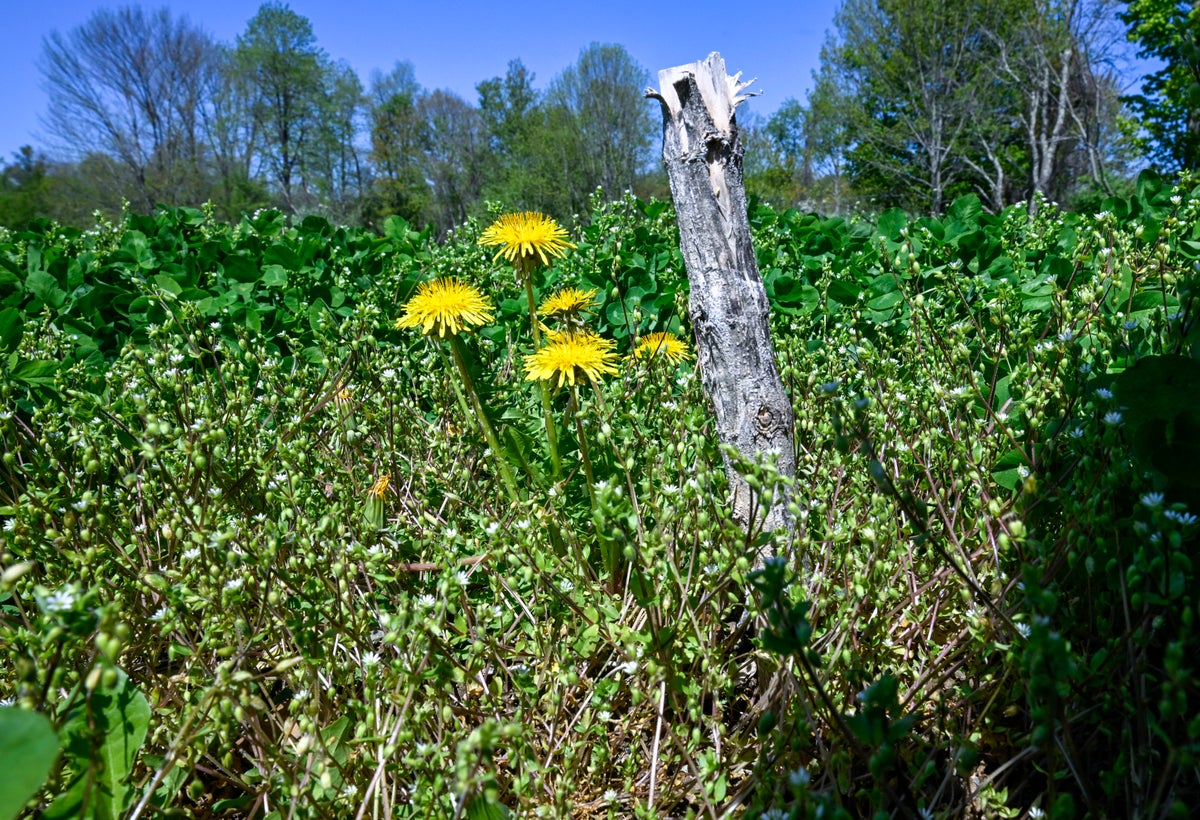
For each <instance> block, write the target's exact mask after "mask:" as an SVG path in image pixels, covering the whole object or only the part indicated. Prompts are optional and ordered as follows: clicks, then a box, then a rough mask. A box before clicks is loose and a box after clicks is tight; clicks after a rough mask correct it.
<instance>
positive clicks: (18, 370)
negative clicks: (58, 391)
mask: <svg viewBox="0 0 1200 820" xmlns="http://www.w3.org/2000/svg"><path fill="white" fill-rule="evenodd" d="M57 372H58V362H52V361H48V360H45V359H37V360H26V361H23V362H21V363H20V364H18V365H17V366H16V367H14V368H13V371H12V376H13V378H14V379H16V380H17V381H19V382H23V383H25V384H27V385H29V386H31V387H53V386H54V374H55V373H57Z"/></svg>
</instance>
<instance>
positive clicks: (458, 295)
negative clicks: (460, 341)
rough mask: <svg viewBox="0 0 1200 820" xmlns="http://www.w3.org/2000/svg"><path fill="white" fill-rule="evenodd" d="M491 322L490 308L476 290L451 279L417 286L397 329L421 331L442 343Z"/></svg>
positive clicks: (397, 322)
mask: <svg viewBox="0 0 1200 820" xmlns="http://www.w3.org/2000/svg"><path fill="white" fill-rule="evenodd" d="M491 320H492V306H491V305H490V304H488V301H487V299H485V298H483V294H482V293H480V292H479V289H478V288H476V287H474V286H472V285H467V284H463V283H462V282H460V281H458V280H457V279H453V278H451V279H438V280H436V281H433V282H422V283H421V284H420V285H418V286H417V293H416V295H415V296H413V298H411V299H409V300H408V304H406V305H405V306H404V315H403V316H401V317H400V318H399V319H397V320H396V327H397V328H398V329H401V330H403V329H404V328H408V327H420V328H421V330H422V332H423V333H424V334H425V335H426V336H431V335H436V336H437V337H438V338H439V339H444V338H446V333H447V332H449V333H450V334H451V335H454V334H457V333H460V332H461V331H464V330H469V329H471V327H473V326H477V325H485V324H487V323H488V322H490V321H491Z"/></svg>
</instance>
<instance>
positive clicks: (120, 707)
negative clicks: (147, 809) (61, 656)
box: [44, 672, 150, 820]
mask: <svg viewBox="0 0 1200 820" xmlns="http://www.w3.org/2000/svg"><path fill="white" fill-rule="evenodd" d="M149 725H150V704H149V702H147V700H146V696H145V695H143V694H142V693H141V692H140V691H138V690H137V688H135V687H134V686H133V684H132V683H130V682H129V678H128V677H126V675H125V673H124V672H120V673H119V675H118V677H117V683H116V685H115V686H113V687H111V688H99V689H96V690H95V691H93V692H92V694H91V696H90V698H88V700H87V701H86V702H85V703H83V704H81V705H80V706H79V707H78V708H76V709H75V711H74V712H73V713H72V715H71V717H70V719H69V720H68V721H67V723H66V725H64V726H63V728H62V732H61V736H62V740H63V754H64V756H66V757H67V759H68V761H69V763H70V764H71V768H72V769H73V770H75V771H76V772H78V773H79V774H78V776H77V777H76V778H75V780H74V781H72V782H71V784H70V787H69V788H68V789H67V791H66V792H65V793H64V794H62V795H61V796H60V797H59V798H58V799H57V800H55V801H54V803H53V804H51V806H50V807H49V809H47V811H46V813H45V815H44V816H45V817H46V818H48V820H53V819H54V818H64V819H65V818H73V817H77V816H78V815H79V813H80V811H81V810H82V807H83V806H84V805H87V806H88V807H89V808H90V812H89V813H90V814H91V816H93V817H95V818H97V820H119V818H121V817H123V816H124V814H125V811H126V809H127V808H128V807H129V805H130V802H131V800H132V799H133V795H134V789H133V786H132V785H130V784H128V783H126V780H127V779H128V777H129V773H130V771H132V769H133V764H134V761H135V760H136V758H137V754H138V750H139V749H140V748H141V746H142V743H143V742H144V741H145V739H146V731H147V729H148V727H149ZM93 762H94V763H95V764H96V765H95V766H94V767H93V766H91V763H93ZM92 770H94V775H95V776H94V779H92V778H89V777H88V774H89V771H92Z"/></svg>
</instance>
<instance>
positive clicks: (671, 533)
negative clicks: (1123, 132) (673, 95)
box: [0, 176, 1200, 818]
mask: <svg viewBox="0 0 1200 820" xmlns="http://www.w3.org/2000/svg"><path fill="white" fill-rule="evenodd" d="M1105 207H1106V208H1107V210H1106V211H1105V212H1103V213H1101V214H1097V215H1083V214H1064V213H1061V212H1059V211H1057V210H1055V209H1054V208H1052V207H1050V206H1047V205H1044V204H1043V205H1042V206H1041V207H1039V208H1038V209H1037V211H1036V213H1035V215H1034V216H1033V217H1029V215H1028V209H1026V208H1025V207H1024V206H1022V207H1020V208H1013V209H1010V210H1008V211H1005V212H1004V213H1002V214H998V215H994V216H992V215H986V214H983V213H982V212H981V210H980V208H979V204H978V201H977V200H975V199H973V198H965V199H963V200H960V201H959V202H958V203H955V205H954V207H953V208H952V209H951V211H950V212H949V214H948V215H947V216H946V217H945V218H943V219H938V220H935V219H909V218H907V217H905V216H904V215H903V214H900V213H898V212H888V213H885V214H883V215H882V216H881V217H880V218H879V220H878V222H877V223H875V224H867V223H848V222H845V221H843V220H840V219H828V220H823V219H820V218H818V217H815V216H811V215H810V216H806V215H802V214H798V213H795V212H787V213H775V212H772V211H769V210H767V209H758V210H757V211H755V212H754V213H753V214H752V222H753V226H754V229H755V234H756V248H757V252H758V255H759V263H760V267H761V269H762V271H763V277H764V281H765V282H766V284H767V287H768V293H769V295H770V296H771V299H772V306H773V310H774V314H773V329H774V338H775V343H776V354H777V358H778V361H779V364H780V368H781V372H782V376H783V378H784V382H785V386H786V387H787V389H788V390H789V393H790V395H791V396H792V399H793V404H794V410H795V418H796V425H795V435H796V441H795V443H796V453H797V471H796V475H795V477H794V479H791V481H792V497H793V498H794V502H793V506H794V509H793V510H792V513H793V516H794V519H795V531H794V532H793V533H791V534H786V533H777V534H774V535H771V534H760V533H755V532H751V533H749V534H748V533H746V532H745V531H743V530H742V529H740V528H739V527H738V526H736V525H735V524H734V523H733V521H732V520H731V517H730V511H729V510H728V508H727V505H726V503H725V500H726V496H725V478H724V467H723V454H722V453H721V452H720V450H719V449H718V448H717V447H716V445H715V443H714V432H713V428H712V420H711V415H710V412H709V405H708V403H707V398H706V397H705V396H704V395H703V392H702V390H701V388H700V385H699V379H698V378H696V373H695V370H694V368H695V365H694V363H693V362H692V361H685V362H683V363H680V364H675V363H671V362H667V361H663V360H660V359H654V358H651V359H649V360H647V359H633V358H626V357H627V355H628V354H629V353H630V352H631V351H632V349H633V346H634V345H635V344H636V341H637V340H638V339H639V338H641V337H642V336H644V335H645V334H647V333H650V332H653V331H674V332H680V333H685V334H686V331H687V326H688V325H687V312H686V292H687V283H686V275H685V273H684V271H683V269H682V261H681V258H680V256H679V252H678V249H677V237H676V233H675V228H674V223H673V215H672V213H671V211H670V209H669V207H668V206H666V205H664V204H662V203H643V202H638V201H636V200H633V199H625V200H622V201H620V202H616V203H611V204H604V205H601V204H597V210H596V213H595V214H594V216H593V220H592V222H591V223H590V224H589V225H587V226H586V227H583V228H580V229H579V231H578V232H577V234H576V242H577V244H578V246H579V247H578V248H576V249H575V250H574V251H573V252H571V253H570V254H568V255H567V256H566V257H565V258H563V259H561V260H560V261H558V262H557V263H556V264H555V265H554V266H552V267H550V268H549V269H548V270H542V271H538V272H537V273H536V274H535V279H534V281H533V283H532V284H533V286H534V287H535V288H536V291H537V293H538V294H539V296H545V295H547V294H549V293H551V292H553V291H554V290H555V289H557V288H560V287H564V286H568V285H573V286H579V287H583V288H590V289H594V290H596V291H597V295H596V303H595V307H594V309H593V310H592V311H591V314H590V317H589V321H590V324H591V326H592V327H593V328H594V329H595V330H597V331H598V332H599V333H601V334H602V335H603V336H604V337H605V338H608V339H610V340H612V341H613V342H614V343H615V345H616V347H615V350H616V351H617V352H618V353H619V354H620V355H621V356H622V359H621V364H620V368H619V374H618V375H617V376H614V377H609V378H605V379H600V380H598V381H597V382H596V383H595V386H596V389H595V391H592V390H591V388H588V387H585V388H584V389H582V390H580V391H578V392H577V393H576V392H575V391H573V390H569V389H566V388H563V389H561V390H552V391H551V393H552V395H551V399H550V415H551V416H552V420H551V422H550V423H549V424H551V425H554V424H556V425H557V427H556V429H557V430H558V435H559V436H560V437H561V450H562V462H563V473H562V475H555V471H554V469H553V466H552V462H551V454H550V450H549V447H548V442H547V440H546V435H547V434H546V426H547V422H546V421H545V418H544V416H545V414H544V413H543V407H542V405H541V404H540V403H539V394H538V392H537V390H536V389H535V388H534V386H533V385H531V384H529V383H528V382H527V381H526V380H525V378H524V373H523V370H522V361H523V357H524V356H527V355H530V354H531V353H532V352H533V342H532V340H531V338H530V335H529V330H530V327H529V309H530V305H529V304H528V301H529V300H528V298H527V295H526V291H525V290H524V288H523V286H522V283H521V282H520V281H519V279H518V280H514V278H513V273H512V270H511V269H509V268H508V267H507V266H505V265H502V264H499V263H497V262H494V261H493V260H492V258H491V255H490V254H489V253H488V252H486V251H485V250H484V249H482V248H480V246H479V245H478V242H477V240H478V237H479V233H480V226H479V225H476V224H474V223H469V224H467V225H464V226H463V227H462V228H461V229H460V230H458V231H457V232H455V233H454V234H452V235H451V236H450V237H449V238H448V239H447V240H446V242H445V243H443V244H440V245H437V244H433V243H432V242H431V241H430V239H429V237H428V236H427V235H424V234H421V233H418V232H415V231H412V230H411V229H410V228H409V227H408V226H407V225H405V224H403V223H402V222H401V221H399V220H392V221H390V222H389V225H388V228H387V231H386V232H385V235H384V236H381V237H375V236H371V235H368V234H363V233H358V232H353V231H347V230H344V229H334V228H332V227H330V226H329V225H327V224H326V223H323V222H321V221H320V220H314V219H309V220H306V221H305V222H304V223H303V224H302V225H300V226H297V227H291V228H289V227H287V226H286V225H285V224H284V222H283V220H282V219H281V218H280V217H278V215H276V214H271V213H265V214H259V215H256V216H254V217H252V218H247V219H246V220H243V221H242V222H241V223H240V224H235V225H226V224H222V223H219V222H217V221H215V220H214V219H212V218H211V216H209V215H205V214H203V213H201V212H193V211H186V210H178V211H163V212H162V213H160V214H159V215H158V216H157V217H156V218H154V219H150V218H139V217H130V218H129V219H128V220H127V221H125V222H124V223H122V224H117V225H106V226H101V227H100V228H99V229H97V230H96V231H94V232H90V233H87V234H79V233H77V232H71V231H67V230H64V229H60V228H57V227H55V226H51V225H42V226H41V227H40V228H38V229H37V230H34V231H31V232H26V233H23V234H15V235H9V236H8V237H7V238H5V239H3V243H2V244H3V247H2V248H0V266H2V267H3V271H2V272H0V292H2V293H3V294H4V297H3V303H2V307H0V348H2V350H0V352H3V354H4V361H3V367H2V368H0V370H2V376H0V394H2V395H3V398H4V402H3V403H4V407H5V410H4V412H3V414H2V415H0V436H2V438H3V442H4V455H3V463H2V465H0V504H2V505H3V506H2V508H0V515H2V516H3V518H4V523H3V528H2V531H0V535H2V540H0V566H3V568H4V575H3V581H2V583H3V587H2V589H0V653H2V655H3V658H4V663H3V665H2V666H0V696H3V697H4V698H6V700H7V701H8V702H9V705H8V706H7V708H3V709H0V720H3V721H5V722H4V723H3V724H0V725H2V726H5V727H9V728H10V729H11V728H12V727H16V726H18V723H20V722H21V721H26V720H27V719H28V717H27V716H28V715H29V714H30V713H36V714H37V715H41V716H43V720H44V725H42V724H37V726H38V727H39V728H40V730H41V731H42V732H43V733H42V734H41V735H39V734H38V732H39V728H32V725H31V727H30V728H29V729H28V734H27V735H26V734H22V735H21V737H28V738H30V739H29V740H28V743H29V745H28V746H27V747H22V748H21V749H14V748H13V747H12V746H11V744H10V745H9V746H8V747H6V748H5V749H4V750H2V751H0V757H3V755H8V757H4V758H3V759H4V761H5V765H6V766H8V765H9V764H10V763H11V765H13V766H15V767H17V768H13V769H11V770H12V771H14V772H17V773H19V774H24V771H25V770H24V769H23V768H20V767H21V766H25V767H28V766H31V765H33V764H34V763H36V762H37V760H38V759H40V758H38V756H37V755H36V754H33V753H32V752H33V751H36V750H38V749H48V750H49V751H48V752H46V753H45V754H44V755H43V757H45V759H46V761H47V762H46V765H45V767H44V771H41V773H40V776H37V775H38V774H39V773H38V772H37V771H34V772H31V773H30V775H29V777H28V778H26V779H27V780H28V781H29V782H32V785H31V786H29V787H28V789H27V790H26V791H25V792H24V793H22V794H20V795H18V796H16V797H10V798H9V799H10V804H11V805H13V809H12V810H13V811H14V812H20V811H21V810H22V809H21V807H22V806H25V807H26V808H25V811H27V812H28V813H29V814H30V816H39V817H73V816H83V815H89V816H96V817H118V816H121V817H153V816H160V815H166V816H194V817H203V816H214V815H222V816H240V817H292V816H303V817H343V816H360V817H361V816H380V817H474V818H485V817H506V816H532V817H541V816H545V817H567V816H571V817H611V818H618V817H684V816H697V817H701V816H703V817H721V816H728V815H736V814H739V813H743V812H744V813H746V814H747V816H751V817H765V818H775V817H779V818H783V817H835V816H840V817H861V816H868V815H878V816H897V817H912V816H937V817H961V816H979V817H984V816H987V817H1022V816H1025V817H1037V816H1056V817H1071V816H1114V815H1121V816H1131V817H1132V816H1144V817H1156V816H1163V815H1173V814H1174V815H1178V816H1186V813H1187V807H1188V806H1190V805H1192V804H1193V803H1195V802H1196V801H1197V800H1198V799H1200V781H1198V779H1197V774H1196V768H1195V766H1196V753H1197V742H1198V738H1200V720H1198V719H1196V718H1195V717H1194V714H1195V713H1194V711H1192V710H1193V709H1194V706H1192V704H1194V703H1195V702H1196V698H1197V696H1198V695H1200V693H1197V691H1196V677H1195V672H1194V670H1193V664H1194V660H1193V659H1194V658H1195V657H1196V649H1197V643H1198V639H1197V636H1196V635H1195V634H1194V631H1195V620H1196V614H1197V613H1196V602H1197V594H1196V588H1195V587H1196V573H1195V571H1194V570H1193V567H1192V561H1193V558H1192V556H1193V553H1194V547H1195V543H1196V534H1197V530H1198V529H1200V527H1198V526H1197V518H1196V512H1197V511H1200V498H1197V494H1198V491H1197V480H1196V478H1195V475H1194V473H1192V472H1191V470H1190V468H1189V467H1187V466H1186V465H1189V464H1194V463H1195V461H1194V458H1195V456H1197V455H1200V452H1198V449H1197V448H1198V447H1200V445H1198V441H1200V438H1198V436H1200V418H1198V414H1200V411H1198V410H1197V405H1196V402H1195V396H1196V395H1198V394H1200V393H1198V392H1197V391H1200V377H1198V375H1197V372H1196V371H1197V363H1196V345H1195V338H1196V335H1197V330H1196V328H1197V321H1196V314H1197V301H1196V294H1197V278H1198V277H1197V273H1196V269H1195V262H1196V260H1197V259H1198V258H1200V224H1198V219H1197V217H1198V215H1200V198H1197V197H1196V195H1195V192H1194V189H1193V188H1192V187H1191V186H1190V185H1187V184H1185V185H1184V186H1182V187H1180V188H1177V189H1174V190H1171V189H1167V188H1165V187H1163V186H1162V184H1161V183H1160V182H1158V181H1157V180H1155V179H1153V178H1151V177H1149V176H1147V177H1145V178H1144V179H1143V181H1142V183H1141V184H1140V186H1139V191H1138V193H1137V195H1136V196H1135V197H1133V198H1130V199H1129V200H1116V199H1114V200H1110V201H1109V202H1107V203H1106V204H1105ZM447 276H453V277H458V278H460V279H462V280H464V281H466V282H469V283H470V284H471V285H473V286H475V287H477V288H478V289H479V290H480V291H481V292H482V293H484V294H485V295H486V296H487V297H488V298H489V299H490V300H491V303H492V304H493V305H494V306H495V312H496V317H495V321H494V322H493V323H492V324H490V325H488V326H487V327H484V328H481V329H480V330H479V332H478V333H476V334H472V335H469V336H463V337H462V355H463V356H464V361H465V362H467V365H466V366H467V370H468V372H469V373H470V374H471V376H472V383H473V384H474V385H475V386H476V387H477V391H478V394H479V397H480V405H479V406H480V407H482V408H483V412H484V414H485V415H486V416H487V417H488V420H489V423H490V424H491V425H492V427H493V428H494V429H495V430H496V431H497V436H498V438H497V445H498V448H499V449H500V450H501V451H502V452H499V453H497V452H496V451H495V449H496V448H492V447H490V446H489V445H488V443H487V441H486V440H485V437H484V433H483V432H482V428H481V426H480V424H479V423H478V422H479V419H477V418H473V417H472V415H473V413H472V411H471V407H472V406H473V405H467V404H466V403H465V402H463V401H460V400H459V397H460V395H461V394H460V393H459V392H458V391H459V385H460V382H459V377H460V374H459V372H458V371H457V370H456V368H455V366H454V364H453V363H452V360H451V357H450V355H449V354H448V348H446V346H445V345H444V344H443V343H441V342H439V341H437V340H435V339H432V338H425V337H422V336H421V334H419V333H412V332H406V331H401V330H397V329H395V328H394V326H393V325H394V321H395V319H396V318H397V316H398V315H399V312H400V309H401V306H402V305H403V304H404V303H405V301H406V300H407V299H408V298H409V297H410V296H411V295H412V293H413V291H414V288H415V286H416V284H417V283H418V282H419V281H427V280H431V279H435V278H441V277H447ZM455 355H458V354H457V353H455ZM464 409H465V410H466V412H464ZM585 452H586V453H589V454H590V458H589V459H587V461H588V465H587V466H588V468H589V469H590V470H592V472H593V475H592V478H591V480H590V481H589V480H588V479H587V478H586V477H585V469H584V466H585V465H584V460H585V459H584V458H583V456H584V455H585ZM500 463H504V464H509V465H511V469H512V470H513V471H514V472H515V473H516V474H517V476H518V481H517V482H516V483H517V485H518V492H517V493H516V494H515V496H514V493H513V492H511V489H510V488H508V487H506V484H505V482H504V481H502V475H501V469H500V468H499V467H498V466H497V465H498V464H500ZM741 466H742V469H743V470H744V471H745V472H746V473H747V474H748V475H750V476H751V477H752V479H753V481H754V482H756V483H757V486H759V487H761V488H770V487H772V486H774V485H775V484H776V483H777V481H778V480H779V477H778V476H777V475H775V474H774V473H773V470H772V468H771V465H762V464H742V465H741ZM762 542H769V543H770V544H771V546H772V548H773V549H774V550H775V552H776V555H777V557H776V558H774V559H771V560H769V561H768V562H767V564H766V566H765V568H763V569H761V570H758V571H755V569H754V567H753V566H752V564H751V560H752V559H751V556H753V555H754V554H756V552H757V550H758V548H759V547H760V546H761V544H762ZM46 733H49V734H48V735H47V734H46ZM11 736H12V737H16V736H17V735H11ZM39 737H41V738H42V740H43V741H46V742H44V743H43V744H42V745H41V746H39V745H38V738H39ZM47 738H49V740H46V739H47ZM0 745H4V742H3V741H0ZM14 759H15V762H13V761H14ZM18 781H19V782H20V783H24V782H25V781H24V780H21V777H18V776H16V775H14V778H13V782H14V783H17V782H18ZM8 788H9V792H8V793H6V792H5V791H4V789H3V788H0V798H3V797H5V796H6V795H7V794H9V793H11V794H13V795H16V794H17V791H18V789H17V787H16V786H14V785H11V784H10V786H9V787H8ZM26 799H29V800H30V802H29V803H28V804H27V805H26V803H25V801H26ZM11 800H16V802H15V803H11ZM10 804H5V803H4V802H3V800H2V799H0V807H5V806H7V805H10ZM2 813H3V810H0V814H2Z"/></svg>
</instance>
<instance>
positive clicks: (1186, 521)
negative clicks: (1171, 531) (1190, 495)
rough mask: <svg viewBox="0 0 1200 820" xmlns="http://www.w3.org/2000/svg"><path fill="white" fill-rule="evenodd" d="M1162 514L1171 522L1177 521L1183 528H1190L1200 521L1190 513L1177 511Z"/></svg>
mask: <svg viewBox="0 0 1200 820" xmlns="http://www.w3.org/2000/svg"><path fill="white" fill-rule="evenodd" d="M1164 514H1165V515H1166V516H1167V518H1170V519H1171V520H1172V521H1177V522H1178V523H1180V524H1182V525H1183V526H1185V527H1190V526H1191V525H1192V524H1195V523H1196V522H1197V521H1200V518H1197V517H1196V516H1194V515H1192V514H1191V513H1190V512H1179V511H1178V510H1167V511H1166V513H1164Z"/></svg>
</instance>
